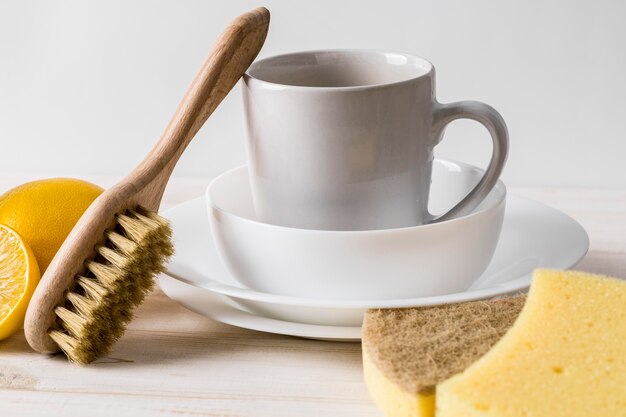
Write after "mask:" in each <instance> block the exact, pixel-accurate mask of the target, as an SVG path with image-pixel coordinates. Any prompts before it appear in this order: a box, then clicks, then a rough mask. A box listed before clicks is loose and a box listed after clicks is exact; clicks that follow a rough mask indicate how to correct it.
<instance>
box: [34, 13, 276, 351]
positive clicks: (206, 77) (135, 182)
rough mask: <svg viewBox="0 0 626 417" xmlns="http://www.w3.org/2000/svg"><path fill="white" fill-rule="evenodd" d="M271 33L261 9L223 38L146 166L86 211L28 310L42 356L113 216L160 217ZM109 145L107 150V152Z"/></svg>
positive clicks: (234, 25) (231, 27) (50, 347)
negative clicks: (182, 166) (197, 146)
mask: <svg viewBox="0 0 626 417" xmlns="http://www.w3.org/2000/svg"><path fill="white" fill-rule="evenodd" d="M268 28H269V12H268V11H267V9H265V8H258V9H255V10H252V11H251V12H248V13H246V14H244V15H241V16H239V17H238V18H237V19H235V20H234V21H233V22H232V23H231V24H230V25H229V26H228V27H227V28H226V29H225V31H224V32H223V33H222V35H221V36H220V38H219V39H218V40H217V42H216V43H215V45H214V47H213V50H212V51H211V52H210V54H209V55H208V57H207V58H206V60H205V61H204V62H203V64H202V67H201V68H200V71H199V72H198V74H197V75H196V78H195V79H194V80H193V82H192V84H191V86H190V87H189V89H188V90H187V92H186V93H185V96H184V97H183V99H182V101H181V102H180V104H179V106H178V108H177V110H176V113H175V114H174V116H173V117H172V120H171V121H170V123H169V125H168V126H167V128H166V129H165V131H164V132H163V135H162V136H161V139H160V140H159V141H158V143H157V144H156V146H155V147H154V148H153V149H152V151H151V152H150V153H149V154H148V156H147V157H146V158H145V159H144V161H143V162H142V163H141V164H140V165H139V166H138V167H137V168H136V169H135V170H134V171H132V172H131V173H130V175H128V176H127V177H126V178H124V179H122V180H121V181H120V182H119V183H117V184H116V185H114V186H113V187H111V188H109V189H108V190H107V191H105V192H104V193H103V194H102V195H101V196H100V197H98V198H97V199H96V200H95V201H94V202H93V204H92V205H91V206H90V207H89V208H88V209H87V211H86V212H85V214H84V215H83V216H82V217H81V219H80V220H79V221H78V223H77V224H76V226H75V227H74V229H73V230H72V232H71V233H70V234H69V236H68V237H67V239H66V240H65V242H64V243H63V245H62V246H61V248H60V249H59V251H58V252H57V254H56V256H55V257H54V259H53V260H52V262H51V263H50V265H49V266H48V269H47V270H46V272H45V273H44V275H43V277H42V279H41V282H40V283H39V285H38V287H37V290H36V291H35V294H34V295H33V298H32V300H31V303H30V305H29V308H28V311H27V314H26V322H25V333H26V338H27V340H28V342H29V344H30V346H31V347H32V348H33V349H35V350H36V351H38V352H42V353H44V352H47V353H51V352H56V351H58V350H59V348H58V346H57V344H56V343H55V342H54V341H53V340H52V339H51V338H50V337H49V336H48V330H49V329H50V328H52V327H53V326H55V321H56V314H55V313H54V308H55V307H56V306H58V305H61V304H62V303H63V302H64V301H63V300H64V293H65V292H66V291H67V290H68V289H70V288H71V286H72V285H73V283H74V277H75V276H76V275H77V274H80V273H84V270H85V267H84V265H83V263H84V261H85V260H87V259H92V258H93V256H94V254H95V249H96V248H97V247H98V246H101V245H102V244H103V243H104V240H105V237H104V232H105V230H107V229H111V228H112V227H113V226H114V225H115V214H117V213H123V212H124V211H126V210H127V209H134V208H136V207H137V206H139V205H140V206H143V207H145V208H147V209H149V210H153V211H157V210H158V208H159V205H160V202H161V198H162V195H163V191H164V189H165V186H166V184H167V181H168V179H169V177H170V174H171V173H172V170H173V168H174V166H175V164H176V162H177V161H178V159H179V157H180V156H181V154H182V153H183V151H184V150H185V148H186V147H187V145H188V144H189V142H190V141H191V139H192V138H193V137H194V136H195V134H196V132H197V131H198V130H199V129H200V127H201V126H202V125H203V124H204V122H205V121H206V120H207V119H208V117H209V115H210V114H211V113H212V112H213V110H215V108H216V107H217V106H218V105H219V103H220V102H221V101H222V100H223V99H224V97H225V96H226V94H228V92H229V91H230V90H231V89H232V87H233V86H234V85H235V84H236V83H237V81H238V80H239V79H240V78H241V76H242V75H243V73H244V72H245V70H246V69H247V68H248V66H249V65H250V64H251V63H252V61H253V60H254V58H256V56H257V54H258V53H259V51H260V50H261V47H262V46H263V42H264V41H265V37H266V35H267V31H268ZM105 145H106V144H103V146H105Z"/></svg>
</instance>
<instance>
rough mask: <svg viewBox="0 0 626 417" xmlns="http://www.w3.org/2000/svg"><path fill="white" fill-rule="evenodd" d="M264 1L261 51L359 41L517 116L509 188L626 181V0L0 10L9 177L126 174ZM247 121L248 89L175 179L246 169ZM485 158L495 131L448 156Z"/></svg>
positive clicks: (462, 138) (209, 128) (111, 2)
mask: <svg viewBox="0 0 626 417" xmlns="http://www.w3.org/2000/svg"><path fill="white" fill-rule="evenodd" d="M257 5H265V6H267V7H268V8H269V9H270V10H271V12H272V24H271V29H270V34H269V36H268V39H267V41H266V45H265V47H264V49H263V51H262V52H261V56H268V55H273V54H277V53H284V52H289V51H295V50H306V49H317V48H344V47H345V48H354V47H356V48H375V49H389V50H396V51H401V52H409V53H413V54H417V55H421V56H423V57H426V58H428V59H429V60H431V61H432V62H433V63H434V64H435V66H436V68H437V77H438V97H439V100H440V101H442V102H448V101H456V100H462V99H476V100H482V101H485V102H487V103H489V104H491V105H493V106H494V107H495V108H497V109H498V110H499V111H500V112H501V113H502V115H503V116H504V118H505V119H506V120H507V122H508V125H509V131H510V135H511V152H510V156H509V163H508V166H507V168H506V170H505V174H504V179H505V181H506V182H507V183H508V184H510V185H516V186H541V185H546V186H553V185H557V186H577V187H611V188H625V187H626V164H625V162H624V159H626V134H625V132H626V125H625V124H624V121H625V120H626V79H625V77H626V24H625V23H624V22H626V2H624V1H620V0H613V1H611V0H596V1H571V0H570V1H565V0H544V1H533V0H527V1H496V0H493V1H487V0H472V1H467V0H447V1H418V0H410V1H392V0H386V1H380V2H375V1H339V0H315V1H313V0H310V1H306V2H305V1H295V0H294V1H288V0H265V1H263V2H262V3H261V2H260V1H258V0H257V1H244V0H236V1H232V0H231V1H219V2H218V1H209V0H204V1H199V0H196V1H163V0H144V1H126V0H107V1H97V0H74V1H60V0H58V1H18V0H8V1H7V0H0V143H1V147H0V154H1V155H2V159H1V164H0V174H1V173H4V174H6V173H11V174H17V173H28V174H29V175H31V174H37V175H39V174H41V175H77V176H80V175H94V174H95V175H121V174H123V173H124V172H126V171H127V170H128V169H129V168H131V167H132V166H134V164H136V163H137V162H138V161H139V160H140V159H141V158H142V157H143V155H144V154H145V153H146V152H147V151H148V150H149V149H150V147H151V146H152V143H153V141H154V140H156V138H158V137H159V134H160V132H161V130H162V129H163V128H164V126H165V125H166V123H167V121H168V120H169V117H170V115H171V114H172V112H173V111H174V108H175V107H176V105H177V103H178V101H179V99H180V98H181V96H182V93H183V92H184V90H185V88H186V87H187V84H188V83H189V81H190V80H191V79H192V78H193V76H194V75H195V72H196V70H197V68H198V66H199V64H200V63H201V62H202V60H203V58H204V56H205V55H206V53H207V52H208V51H209V49H210V47H211V45H212V43H213V41H214V39H215V38H216V36H217V35H218V34H219V33H220V31H221V30H222V29H223V27H224V26H225V25H226V24H227V23H228V21H229V20H230V19H232V18H233V17H235V16H236V15H238V14H240V13H241V12H244V11H245V10H247V9H249V8H253V7H255V6H257ZM243 123H244V122H243V111H242V104H241V92H240V90H239V87H237V88H236V90H235V91H233V93H231V94H230V95H229V96H228V97H227V99H226V100H225V102H224V103H223V104H222V106H221V107H220V108H219V109H218V110H217V111H216V112H215V113H214V115H213V116H212V117H211V119H210V120H209V121H208V122H207V124H206V125H205V127H204V129H203V130H202V131H201V132H200V134H199V136H198V137H196V139H195V141H194V143H192V145H191V147H190V148H189V150H188V152H187V154H185V155H184V156H183V159H182V160H181V162H180V164H179V167H178V168H177V171H176V174H177V175H180V176H203V177H206V176H214V175H216V174H218V173H219V172H221V171H223V170H225V169H227V168H229V167H232V166H235V165H239V164H241V163H243V162H244V161H245V147H244V124H243ZM294 140H297V138H294ZM489 152H490V141H489V139H488V137H487V133H486V132H485V131H483V130H482V128H480V127H479V126H478V125H475V124H474V123H473V122H465V121H460V122H455V124H454V125H452V126H451V127H450V128H449V129H448V132H447V137H446V138H445V140H444V143H443V144H442V145H440V146H439V147H438V151H437V155H438V156H444V157H450V158H455V159H459V160H464V161H468V162H471V163H475V164H479V165H484V164H485V163H486V162H487V160H488V157H489Z"/></svg>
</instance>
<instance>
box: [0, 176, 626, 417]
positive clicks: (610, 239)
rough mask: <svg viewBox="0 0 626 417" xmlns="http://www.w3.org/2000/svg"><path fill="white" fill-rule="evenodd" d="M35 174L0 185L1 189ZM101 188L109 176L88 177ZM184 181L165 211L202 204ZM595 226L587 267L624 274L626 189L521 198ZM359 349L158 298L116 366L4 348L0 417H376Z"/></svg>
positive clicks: (9, 343) (194, 182)
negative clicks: (229, 321) (261, 328)
mask: <svg viewBox="0 0 626 417" xmlns="http://www.w3.org/2000/svg"><path fill="white" fill-rule="evenodd" d="M32 178H33V177H32V176H23V177H17V176H14V177H2V178H0V191H2V190H4V189H8V188H10V187H12V186H14V185H16V184H19V183H22V182H24V181H25V180H29V179H32ZM87 179H88V180H92V181H94V182H96V183H99V184H101V185H103V186H107V185H110V184H111V183H112V182H114V179H112V178H102V177H100V178H87ZM207 183H208V180H206V179H178V178H174V180H173V182H172V183H171V185H170V186H169V188H168V190H167V191H166V195H165V199H164V204H165V206H171V205H173V204H176V203H178V202H181V201H184V200H187V199H189V198H193V197H195V196H198V195H201V194H202V193H203V191H204V187H205V186H206V184H207ZM511 193H512V194H516V195H521V196H526V197H530V198H534V199H536V200H539V201H543V202H545V203H546V204H549V205H551V206H553V207H556V208H558V209H561V210H563V211H564V212H566V213H568V214H569V215H571V216H572V217H574V218H575V219H576V220H578V221H579V222H581V224H582V225H583V226H584V227H585V228H586V229H587V231H588V232H589V235H590V239H591V250H590V252H589V254H588V255H587V256H586V257H585V259H584V260H583V261H582V262H581V263H580V265H579V266H578V268H579V269H583V270H588V271H592V272H599V273H607V274H611V275H616V276H620V277H626V192H624V191H611V190H581V189H545V188H542V189H539V188H533V189H513V190H511ZM360 355H361V352H360V345H359V344H358V343H339V342H321V341H312V340H304V339H298V338H293V337H287V336H278V335H272V334H266V333H260V332H254V331H250V330H244V329H239V328H236V327H232V326H227V325H223V324H220V323H216V322H213V321H211V320H209V319H206V318H204V317H201V316H198V315H196V314H194V313H192V312H189V311H187V310H186V309H184V308H183V307H181V306H179V305H178V304H176V303H175V302H173V301H171V300H169V299H168V298H167V297H166V296H165V295H163V293H162V292H161V291H160V290H158V289H157V290H155V292H154V293H153V294H151V295H150V296H149V298H148V300H147V301H146V303H145V304H144V305H143V306H142V307H141V308H140V309H139V311H138V313H137V318H136V320H135V321H133V323H132V324H131V325H130V327H129V329H128V331H127V333H126V335H125V336H124V337H123V338H122V340H120V342H119V343H118V344H117V345H116V346H115V349H114V351H113V352H112V354H111V355H110V357H107V358H103V359H101V360H99V361H97V362H96V363H94V364H92V365H91V366H88V367H78V366H74V365H70V364H68V363H67V362H66V360H65V358H64V357H63V356H61V355H55V356H42V355H38V354H36V353H34V352H32V351H31V350H30V349H29V348H28V345H27V344H26V341H25V339H24V336H23V335H22V334H16V335H14V336H12V337H11V338H9V339H7V340H5V341H3V342H0V410H1V411H0V415H2V416H20V417H27V416H57V415H58V416H61V415H63V416H72V415H85V416H115V417H123V416H290V417H291V416H326V415H327V416H380V413H379V412H378V411H376V409H375V408H374V407H373V405H372V403H371V401H370V400H369V398H368V396H367V392H366V390H365V386H364V384H363V381H362V377H361V371H362V370H361V360H360Z"/></svg>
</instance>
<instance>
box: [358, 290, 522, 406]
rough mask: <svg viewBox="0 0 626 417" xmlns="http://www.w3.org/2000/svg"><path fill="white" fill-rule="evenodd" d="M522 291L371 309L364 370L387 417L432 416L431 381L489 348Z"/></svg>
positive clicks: (365, 329)
mask: <svg viewBox="0 0 626 417" xmlns="http://www.w3.org/2000/svg"><path fill="white" fill-rule="evenodd" d="M525 298H526V297H525V295H518V296H514V297H506V298H502V299H498V300H488V301H474V302H468V303H459V304H449V305H442V306H436V307H422V308H405V309H376V310H369V311H368V312H367V313H366V315H365V320H364V322H363V371H364V374H365V382H366V384H367V387H368V389H369V391H370V394H371V396H372V398H373V399H374V401H375V402H376V404H377V405H378V407H379V408H380V409H381V410H383V411H384V412H385V414H387V416H389V417H409V416H414V417H418V416H419V417H431V416H433V414H434V411H435V386H436V385H437V384H438V383H439V382H441V381H443V380H445V379H446V378H449V377H450V376H452V375H454V374H456V373H458V372H461V371H463V370H464V369H465V368H466V367H467V366H468V365H470V364H471V363H472V362H474V361H475V360H476V359H478V358H480V357H481V356H482V355H483V354H484V353H485V352H487V351H488V350H489V349H490V348H491V347H492V346H493V345H494V344H495V343H496V342H497V341H498V340H499V339H500V337H502V335H503V334H504V333H505V332H506V331H507V330H508V328H509V327H510V326H511V325H512V324H513V322H514V321H515V318H516V317H517V315H518V314H519V312H520V310H521V309H522V306H523V305H524V301H525Z"/></svg>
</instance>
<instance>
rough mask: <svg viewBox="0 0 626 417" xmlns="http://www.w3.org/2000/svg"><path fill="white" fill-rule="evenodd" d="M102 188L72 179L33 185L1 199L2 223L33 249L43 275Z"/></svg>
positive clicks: (14, 190) (42, 181) (33, 183)
mask: <svg viewBox="0 0 626 417" xmlns="http://www.w3.org/2000/svg"><path fill="white" fill-rule="evenodd" d="M102 191H103V190H102V188H100V187H98V186H97V185H94V184H91V183H89V182H86V181H81V180H77V179H71V178H52V179H46V180H39V181H33V182H29V183H26V184H23V185H20V186H19V187H16V188H14V189H12V190H10V191H8V192H6V193H5V194H4V195H2V196H0V224H4V225H7V226H9V227H10V228H12V229H13V230H15V231H16V232H17V233H18V234H19V235H20V236H21V237H22V239H24V240H25V241H26V242H27V243H28V245H29V246H30V247H31V249H32V250H33V253H34V254H35V258H36V259H37V263H38V264H39V269H40V270H41V273H42V274H43V273H44V271H45V270H46V268H47V267H48V265H49V264H50V261H51V260H52V258H53V257H54V255H55V254H56V253H57V251H58V250H59V248H60V247H61V244H62V243H63V241H64V240H65V238H66V237H67V235H68V234H69V233H70V231H71V230H72V228H73V227H74V225H75V224H76V222H77V221H78V219H79V218H80V216H82V215H83V213H84V212H85V210H87V207H89V205H90V204H91V203H92V202H93V200H95V199H96V197H98V196H99V195H100V194H101V193H102Z"/></svg>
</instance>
